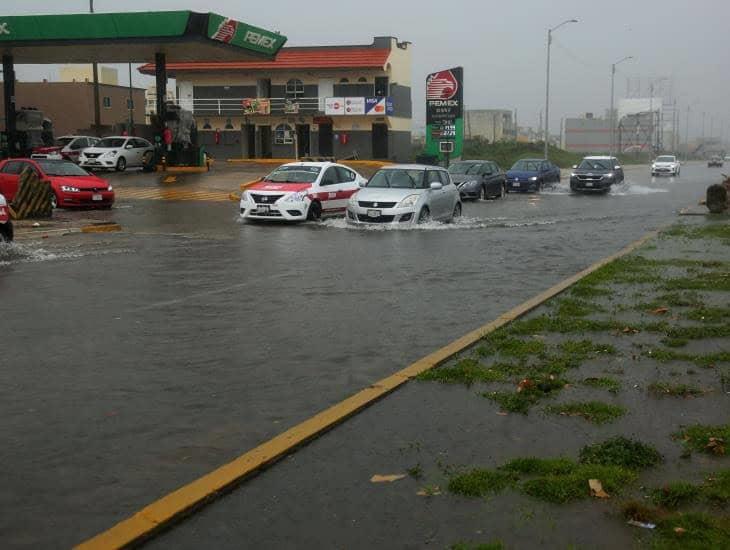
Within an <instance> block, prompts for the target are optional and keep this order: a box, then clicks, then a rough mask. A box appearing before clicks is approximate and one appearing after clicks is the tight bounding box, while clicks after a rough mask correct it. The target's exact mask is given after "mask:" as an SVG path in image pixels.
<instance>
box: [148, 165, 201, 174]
mask: <svg viewBox="0 0 730 550" xmlns="http://www.w3.org/2000/svg"><path fill="white" fill-rule="evenodd" d="M156 170H157V171H158V172H166V173H168V174H204V173H205V172H208V171H209V168H208V167H207V166H166V167H164V168H163V167H161V166H157V168H156Z"/></svg>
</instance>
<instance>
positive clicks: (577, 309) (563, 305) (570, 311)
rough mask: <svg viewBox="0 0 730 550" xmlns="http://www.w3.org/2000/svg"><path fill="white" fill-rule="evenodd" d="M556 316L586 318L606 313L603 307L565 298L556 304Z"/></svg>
mask: <svg viewBox="0 0 730 550" xmlns="http://www.w3.org/2000/svg"><path fill="white" fill-rule="evenodd" d="M556 306H557V307H556V314H557V315H558V316H567V317H585V316H587V315H590V314H591V313H596V312H601V311H605V308H604V307H603V306H600V305H598V304H594V303H591V302H587V301H585V300H581V299H578V298H563V299H562V300H558V302H557V303H556Z"/></svg>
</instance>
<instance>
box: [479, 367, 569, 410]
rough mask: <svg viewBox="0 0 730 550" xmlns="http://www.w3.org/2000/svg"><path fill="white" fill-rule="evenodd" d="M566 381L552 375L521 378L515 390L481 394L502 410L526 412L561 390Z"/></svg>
mask: <svg viewBox="0 0 730 550" xmlns="http://www.w3.org/2000/svg"><path fill="white" fill-rule="evenodd" d="M567 383H568V382H567V381H566V380H563V379H561V378H557V377H555V376H554V375H552V374H551V375H548V376H546V377H544V378H533V379H528V378H526V379H522V380H521V381H520V382H519V384H518V385H517V388H516V391H513V392H512V391H493V392H486V393H483V394H482V396H484V397H486V398H487V399H491V400H492V401H494V402H496V403H497V404H498V405H499V406H500V407H501V409H502V410H503V411H507V412H516V413H522V414H527V413H528V411H529V410H530V407H532V406H533V405H534V404H535V403H537V402H538V401H539V400H540V399H543V398H545V397H547V396H549V395H550V394H552V393H554V392H556V391H559V390H561V389H562V388H564V387H565V385H566V384H567Z"/></svg>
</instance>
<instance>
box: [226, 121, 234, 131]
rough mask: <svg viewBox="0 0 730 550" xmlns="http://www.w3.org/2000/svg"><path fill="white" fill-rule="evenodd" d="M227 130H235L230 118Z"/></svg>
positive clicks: (227, 122)
mask: <svg viewBox="0 0 730 550" xmlns="http://www.w3.org/2000/svg"><path fill="white" fill-rule="evenodd" d="M226 130H233V123H232V122H231V119H230V118H227V119H226Z"/></svg>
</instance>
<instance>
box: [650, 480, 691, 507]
mask: <svg viewBox="0 0 730 550" xmlns="http://www.w3.org/2000/svg"><path fill="white" fill-rule="evenodd" d="M700 494H701V490H700V488H699V487H698V486H697V485H693V484H692V483H687V482H685V481H677V482H675V483H669V484H667V485H665V486H664V487H662V488H661V489H655V490H654V491H652V493H651V498H652V501H653V502H654V504H656V505H657V506H662V507H663V508H679V507H680V506H684V505H686V504H689V503H691V502H695V501H696V500H697V499H698V498H699V496H700Z"/></svg>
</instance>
